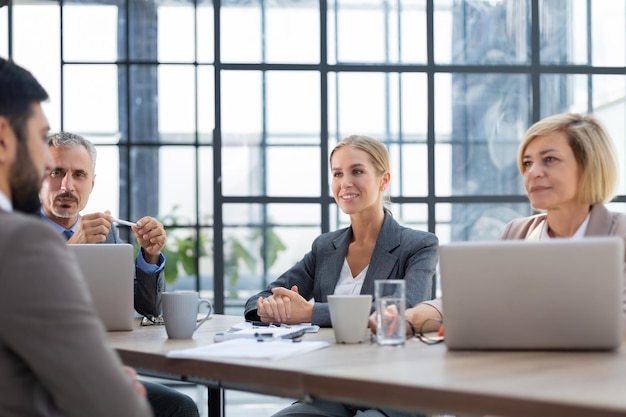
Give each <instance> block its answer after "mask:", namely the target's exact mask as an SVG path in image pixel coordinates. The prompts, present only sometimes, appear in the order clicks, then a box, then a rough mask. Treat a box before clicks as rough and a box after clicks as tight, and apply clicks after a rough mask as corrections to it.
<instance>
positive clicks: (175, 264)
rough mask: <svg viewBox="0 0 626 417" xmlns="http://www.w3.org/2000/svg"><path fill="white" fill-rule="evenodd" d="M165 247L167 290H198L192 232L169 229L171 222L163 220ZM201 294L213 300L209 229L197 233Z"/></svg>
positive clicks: (210, 235) (194, 235)
mask: <svg viewBox="0 0 626 417" xmlns="http://www.w3.org/2000/svg"><path fill="white" fill-rule="evenodd" d="M163 224H164V225H165V231H166V233H167V243H166V245H165V248H166V249H165V250H164V253H165V257H166V258H167V262H168V265H167V269H166V271H165V279H166V281H167V284H166V290H168V291H175V290H197V288H196V276H197V275H198V273H197V271H196V265H195V258H196V254H197V250H196V244H197V235H196V232H195V231H194V230H193V229H190V228H180V227H171V226H172V225H173V223H172V219H171V218H166V219H164V223H163ZM200 236H201V238H200V239H201V240H200V251H201V254H200V256H199V257H198V258H199V259H198V262H199V264H200V288H199V289H200V291H201V295H202V297H205V298H210V299H213V258H212V256H210V252H209V249H210V247H211V242H212V240H213V235H212V233H211V229H208V228H202V229H200Z"/></svg>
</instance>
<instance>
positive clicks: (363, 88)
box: [329, 72, 392, 140]
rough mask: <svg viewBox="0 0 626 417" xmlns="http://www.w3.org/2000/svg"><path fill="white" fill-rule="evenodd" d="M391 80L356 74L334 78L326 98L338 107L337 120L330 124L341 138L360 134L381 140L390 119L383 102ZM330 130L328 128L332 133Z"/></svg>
mask: <svg viewBox="0 0 626 417" xmlns="http://www.w3.org/2000/svg"><path fill="white" fill-rule="evenodd" d="M391 77H392V76H391V75H387V74H381V73H358V72H349V73H347V72H340V73H338V74H337V75H336V78H337V80H336V86H334V85H329V88H331V90H330V92H329V97H331V98H330V100H331V101H333V100H336V102H337V103H338V109H337V119H336V120H333V122H334V123H336V126H337V132H339V133H340V136H341V137H344V136H348V135H351V134H355V133H361V134H367V135H370V136H374V137H376V138H377V139H379V140H383V139H384V137H385V134H384V133H385V132H386V131H387V129H386V126H387V122H388V121H389V115H390V112H389V111H388V108H387V106H388V103H387V100H386V98H387V97H388V93H389V89H390V83H389V80H390V78H391ZM331 78H332V77H331ZM333 87H335V88H336V90H335V91H333V90H332V88H333ZM364 92H366V93H365V95H364ZM365 99H366V101H365V103H366V105H364V100H365ZM332 127H333V126H332V125H330V129H331V132H332V131H333V129H332Z"/></svg>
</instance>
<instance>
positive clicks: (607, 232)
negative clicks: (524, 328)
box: [426, 204, 626, 314]
mask: <svg viewBox="0 0 626 417" xmlns="http://www.w3.org/2000/svg"><path fill="white" fill-rule="evenodd" d="M546 218H547V216H546V214H545V213H541V214H536V215H534V216H530V217H522V218H519V219H515V220H512V221H511V222H509V224H507V225H506V227H505V229H504V232H503V233H502V236H501V237H500V238H501V239H526V240H538V239H540V238H541V231H542V230H543V226H544V225H545V222H546ZM585 236H619V237H621V238H622V239H624V240H625V241H626V214H624V213H615V212H611V211H609V210H608V209H607V208H606V207H605V206H604V205H602V204H596V205H594V206H593V207H592V208H591V215H590V217H589V223H588V225H587V230H586V232H585ZM625 247H626V244H625ZM624 281H625V284H624V296H623V305H622V308H623V310H624V314H626V253H625V254H624ZM426 304H429V305H431V306H433V307H435V308H436V309H437V310H439V312H440V313H442V312H443V308H442V306H441V298H437V299H435V300H431V301H427V302H426Z"/></svg>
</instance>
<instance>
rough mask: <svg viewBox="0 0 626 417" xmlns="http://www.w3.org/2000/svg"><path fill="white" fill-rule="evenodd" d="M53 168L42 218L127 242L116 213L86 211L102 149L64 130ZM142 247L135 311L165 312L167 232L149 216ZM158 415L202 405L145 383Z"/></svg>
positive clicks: (53, 138) (76, 236) (67, 230)
mask: <svg viewBox="0 0 626 417" xmlns="http://www.w3.org/2000/svg"><path fill="white" fill-rule="evenodd" d="M48 145H49V147H50V152H51V154H52V158H53V165H52V169H51V170H50V172H49V174H48V175H46V177H45V179H44V182H43V186H42V187H41V192H40V196H41V201H42V208H41V216H42V217H43V218H44V219H46V220H47V221H48V222H49V223H50V224H51V225H52V226H53V227H54V228H55V229H56V230H57V232H58V233H59V235H63V236H65V237H66V238H67V239H68V240H67V242H68V243H71V244H82V243H123V241H122V239H120V237H119V233H118V230H117V227H116V226H115V225H114V224H113V223H114V222H115V219H114V218H113V217H112V216H111V214H110V212H108V211H106V212H104V213H90V214H85V215H81V214H79V213H80V211H82V210H83V208H85V206H86V205H87V202H88V200H89V196H90V194H91V191H92V190H93V187H94V184H95V168H96V157H97V154H96V148H95V146H94V145H93V144H92V143H91V142H90V141H88V140H87V139H85V138H83V137H82V136H79V135H76V134H73V133H69V132H59V133H56V134H53V135H50V136H48ZM132 230H133V232H134V233H135V238H136V239H137V242H138V243H139V244H140V245H141V250H140V251H139V253H138V254H137V259H136V261H135V310H137V312H138V313H139V314H142V315H144V316H155V317H156V316H158V315H160V313H161V293H162V291H163V290H164V289H165V279H164V276H163V274H164V267H165V257H164V256H163V254H162V253H161V250H162V249H163V247H164V246H165V241H166V236H165V229H164V228H163V225H162V224H161V223H160V222H159V221H157V220H156V219H155V218H153V217H150V216H145V217H143V218H141V219H139V220H138V221H137V226H132ZM143 384H144V386H145V387H146V390H147V392H148V400H149V402H150V404H151V405H152V408H153V410H154V413H155V415H156V417H197V416H198V414H199V413H198V407H197V405H196V404H195V402H194V401H193V400H192V399H191V398H190V397H188V396H187V395H185V394H183V393H181V392H179V391H177V390H175V389H172V388H169V387H167V386H165V385H161V384H157V383H154V382H151V381H143Z"/></svg>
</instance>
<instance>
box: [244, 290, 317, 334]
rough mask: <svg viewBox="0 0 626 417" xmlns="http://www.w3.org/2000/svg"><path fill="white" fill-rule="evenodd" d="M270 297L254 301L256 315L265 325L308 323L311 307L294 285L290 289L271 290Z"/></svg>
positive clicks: (311, 313)
mask: <svg viewBox="0 0 626 417" xmlns="http://www.w3.org/2000/svg"><path fill="white" fill-rule="evenodd" d="M272 293H273V294H272V295H270V296H269V297H267V298H263V297H259V299H258V300H257V301H256V306H257V314H258V315H259V317H260V318H261V321H263V322H265V323H284V324H300V323H310V322H311V318H312V316H313V305H312V304H311V303H309V302H308V301H307V300H305V299H304V298H303V297H302V296H301V295H300V294H299V293H298V287H297V286H296V285H294V286H293V287H291V289H290V290H289V289H287V288H283V287H277V288H272Z"/></svg>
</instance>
